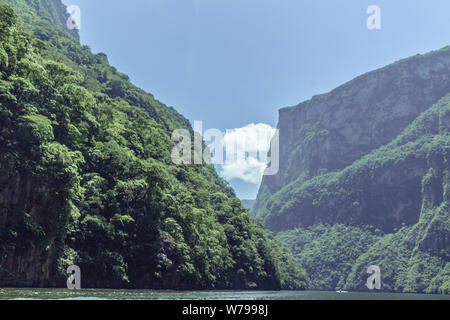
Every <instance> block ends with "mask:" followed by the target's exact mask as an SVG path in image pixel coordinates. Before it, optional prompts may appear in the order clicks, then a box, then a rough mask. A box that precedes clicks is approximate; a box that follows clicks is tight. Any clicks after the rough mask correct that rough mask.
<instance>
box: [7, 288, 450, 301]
mask: <svg viewBox="0 0 450 320" xmlns="http://www.w3.org/2000/svg"><path fill="white" fill-rule="evenodd" d="M0 300H450V295H446V296H444V295H424V294H403V293H364V292H350V293H336V292H323V291H186V292H174V291H151V290H98V289H82V290H78V291H71V290H68V289H0Z"/></svg>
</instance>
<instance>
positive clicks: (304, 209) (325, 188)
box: [265, 95, 450, 294]
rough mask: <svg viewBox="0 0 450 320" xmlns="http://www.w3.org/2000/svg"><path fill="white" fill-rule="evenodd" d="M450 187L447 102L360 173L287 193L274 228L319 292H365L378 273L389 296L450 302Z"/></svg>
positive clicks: (317, 180) (271, 204) (356, 169)
mask: <svg viewBox="0 0 450 320" xmlns="http://www.w3.org/2000/svg"><path fill="white" fill-rule="evenodd" d="M449 179H450V95H447V96H445V97H443V98H442V99H440V100H439V101H438V102H437V103H436V104H434V105H433V106H432V107H430V108H429V109H427V110H426V111H424V112H423V113H421V114H420V115H419V116H418V117H417V119H416V120H415V121H413V122H412V123H411V124H410V125H409V126H408V127H406V128H405V129H404V130H403V132H401V133H400V134H399V135H398V136H396V137H395V138H394V139H393V140H392V141H391V142H390V143H388V144H386V145H383V146H381V147H379V148H376V149H374V150H373V151H371V152H369V153H368V154H367V155H365V156H363V157H361V158H359V159H358V160H356V161H355V162H353V163H352V164H351V165H349V166H346V167H345V168H343V169H341V170H335V171H332V172H324V173H322V174H317V175H314V176H313V177H312V178H309V179H308V178H306V179H305V176H300V177H298V178H297V180H295V181H293V182H292V183H290V184H288V185H286V186H285V187H283V188H282V189H281V190H280V191H278V192H277V193H275V194H274V195H273V196H271V197H270V200H269V201H268V202H267V207H266V209H267V212H268V214H267V215H266V216H265V223H266V225H267V226H268V227H270V228H272V229H273V230H279V231H280V230H281V231H283V232H281V233H280V234H279V237H280V238H281V239H283V240H285V241H287V242H288V243H289V244H290V246H291V248H292V249H293V250H294V252H295V254H296V255H297V257H298V258H299V260H300V261H301V263H302V265H303V266H304V267H305V268H306V270H307V272H308V274H309V276H310V287H311V288H314V289H328V290H330V289H331V290H334V289H338V288H345V289H348V290H364V289H365V280H366V279H367V274H366V269H367V267H368V266H370V265H378V266H380V268H381V270H382V281H383V290H386V291H395V292H427V293H447V294H448V293H449V290H448V288H449V284H450V276H449V273H448V268H449V267H448V265H449V263H450V249H449V248H450V180H449ZM289 229H294V230H289Z"/></svg>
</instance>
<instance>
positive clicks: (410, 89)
mask: <svg viewBox="0 0 450 320" xmlns="http://www.w3.org/2000/svg"><path fill="white" fill-rule="evenodd" d="M449 91H450V48H445V49H442V50H440V51H437V52H432V53H429V54H427V55H418V56H415V57H412V58H410V59H405V60H402V61H399V62H397V63H395V64H393V65H391V66H388V67H385V68H383V69H380V70H376V71H374V72H370V73H368V74H365V75H363V76H360V77H358V78H356V79H354V80H352V81H350V82H349V83H347V84H345V85H343V86H341V87H339V88H337V89H335V90H333V91H332V92H330V93H328V94H324V95H320V96H315V97H313V98H312V99H311V100H309V101H306V102H304V103H301V104H299V105H298V106H296V107H291V108H285V109H281V110H280V119H279V124H278V129H279V130H280V171H279V173H278V174H277V175H275V176H267V177H264V179H263V183H262V185H261V189H260V191H259V195H258V199H257V202H256V204H255V207H254V209H253V211H254V212H255V213H256V215H257V216H259V217H262V218H266V216H267V215H270V214H271V213H273V212H270V211H269V210H267V208H268V206H269V207H270V205H271V200H272V196H274V195H275V194H276V193H277V192H278V191H280V190H281V189H282V188H284V187H286V186H288V185H289V184H290V183H293V182H295V183H296V184H300V183H302V182H305V181H307V180H309V179H311V178H313V177H316V176H321V175H323V174H326V173H329V172H334V171H338V170H342V169H344V168H345V167H347V166H349V165H351V164H352V163H354V162H355V161H356V160H358V159H360V158H362V157H363V156H365V155H367V154H369V153H370V152H372V151H373V150H375V149H377V148H379V147H381V146H383V145H386V144H388V143H389V142H391V141H392V140H393V139H394V138H396V137H397V135H399V134H400V133H401V132H402V131H403V130H404V129H405V128H406V127H407V126H408V125H409V124H411V123H412V122H413V120H414V119H416V118H417V117H418V116H419V115H420V114H421V113H422V112H423V111H425V110H427V109H428V108H430V107H431V106H432V105H433V104H434V103H436V102H437V101H438V100H439V99H440V98H442V97H443V96H444V95H445V94H446V93H448V92H449ZM400 169H401V168H400ZM404 169H405V170H404V171H403V172H404V174H403V176H402V174H401V170H400V171H399V175H398V176H396V177H394V176H390V175H389V174H388V172H385V173H384V174H383V176H382V177H380V179H388V178H389V177H390V179H398V181H397V182H395V181H392V183H391V184H392V185H394V186H395V185H400V184H404V185H405V186H410V185H411V184H409V183H408V181H409V179H414V176H415V175H413V174H412V172H411V171H414V170H419V172H422V171H423V170H424V169H423V166H422V165H420V164H419V163H415V164H413V163H411V166H408V165H405V168H404ZM395 170H397V169H395ZM418 176H420V174H419V175H418ZM417 181H419V182H420V178H417V177H416V182H417ZM412 191H413V192H415V193H414V194H416V195H417V192H420V187H417V186H416V188H415V190H412ZM386 192H387V193H389V191H387V190H386ZM408 192H409V191H408ZM281 194H282V193H281ZM407 198H408V199H409V200H408V199H404V200H401V201H400V202H399V205H398V206H399V207H402V206H403V207H405V208H409V207H415V208H416V211H417V209H418V205H417V202H416V203H413V202H414V201H412V199H411V198H413V197H407ZM419 202H420V201H419ZM400 211H402V210H400ZM337 214H338V213H337ZM399 214H400V213H399ZM286 227H287V228H290V227H292V225H287V226H286Z"/></svg>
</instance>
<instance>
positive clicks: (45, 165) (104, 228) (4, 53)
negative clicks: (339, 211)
mask: <svg viewBox="0 0 450 320" xmlns="http://www.w3.org/2000/svg"><path fill="white" fill-rule="evenodd" d="M8 2H10V3H12V4H13V5H14V6H15V8H19V9H21V11H20V13H21V15H22V17H23V19H24V21H25V22H26V23H25V24H22V23H21V21H20V19H19V18H18V16H17V14H16V13H15V12H14V10H13V9H12V7H10V6H9V5H5V4H0V285H27V286H49V285H50V286H54V285H64V283H65V280H64V279H65V278H66V274H65V269H66V268H67V266H69V265H71V264H76V265H79V266H80V267H81V270H82V275H83V286H84V287H118V288H122V287H132V288H173V289H175V288H176V289H212V288H216V289H227V288H234V289H280V288H286V289H294V288H295V289H301V288H304V287H305V279H306V275H305V272H304V270H303V269H302V268H301V267H300V266H299V265H298V262H297V261H296V260H295V259H294V258H293V256H292V254H291V253H290V251H289V250H288V249H287V248H286V247H285V246H283V245H282V244H281V243H280V242H279V240H277V239H274V238H273V237H272V236H270V235H269V234H268V233H267V232H266V231H265V230H264V229H263V227H262V226H261V225H260V224H259V223H257V222H256V221H254V220H253V219H252V218H251V217H250V216H249V214H248V213H247V211H246V210H245V209H244V208H243V207H242V205H241V203H240V201H239V200H238V199H237V198H236V197H235V195H234V192H233V190H232V189H231V188H229V187H228V186H227V185H226V183H225V182H224V181H223V180H221V179H220V178H219V177H218V175H217V174H216V172H215V171H214V168H213V167H212V166H210V165H196V166H176V165H174V164H173V163H172V162H171V158H170V151H171V149H172V147H173V146H174V143H173V142H172V141H171V140H170V134H171V132H172V130H173V129H177V128H187V129H189V130H191V131H192V129H191V127H190V124H189V122H188V121H187V120H186V119H185V118H184V117H182V116H181V115H179V114H178V113H177V112H176V111H175V110H174V109H173V108H169V107H166V106H165V105H163V104H162V103H160V102H159V101H157V100H156V99H154V97H153V96H152V95H150V94H147V93H145V92H144V91H142V90H140V89H138V88H136V87H135V86H133V85H132V84H131V83H130V82H129V79H128V77H127V76H126V75H124V74H121V73H119V72H118V71H117V70H116V69H115V68H114V67H112V66H110V65H109V64H108V62H107V58H106V56H105V55H104V54H96V55H95V54H92V53H91V52H90V50H89V48H88V47H86V46H81V45H79V44H78V42H77V41H76V40H75V39H74V38H73V37H71V36H70V35H69V34H68V33H66V32H65V31H64V30H63V28H60V27H55V26H53V24H52V23H54V21H52V19H50V18H49V16H51V14H42V12H40V11H39V10H38V9H39V8H40V9H43V8H44V9H45V8H46V5H47V4H48V3H50V2H48V1H31V2H32V3H33V4H34V6H29V4H30V2H29V1H18V0H14V1H8ZM53 3H55V1H53ZM36 8H37V9H36ZM36 10H37V12H38V13H39V14H40V15H41V16H42V17H41V16H39V15H38V14H36ZM45 12H47V13H48V12H49V11H48V10H47V11H45Z"/></svg>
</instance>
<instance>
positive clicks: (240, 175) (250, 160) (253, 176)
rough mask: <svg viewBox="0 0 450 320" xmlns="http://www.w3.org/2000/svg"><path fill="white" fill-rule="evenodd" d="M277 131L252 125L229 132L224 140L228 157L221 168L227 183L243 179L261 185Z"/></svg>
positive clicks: (261, 124) (263, 125)
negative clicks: (272, 140) (271, 144)
mask: <svg viewBox="0 0 450 320" xmlns="http://www.w3.org/2000/svg"><path fill="white" fill-rule="evenodd" d="M275 131H276V130H275V129H274V128H272V127H270V126H269V125H267V124H264V123H259V124H254V123H252V124H249V125H247V126H245V127H242V128H237V129H233V130H227V133H226V134H225V136H224V137H223V139H222V143H223V145H224V146H225V148H226V151H227V156H226V161H225V163H224V164H223V165H222V166H221V169H222V170H221V171H220V174H221V176H222V177H223V178H225V179H226V180H227V181H231V180H233V179H241V180H243V181H246V182H249V183H253V184H260V183H261V179H262V176H263V174H264V170H265V169H266V167H267V164H266V163H267V152H268V151H269V149H270V141H271V139H272V137H273V135H274V134H275ZM233 151H234V152H233Z"/></svg>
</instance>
